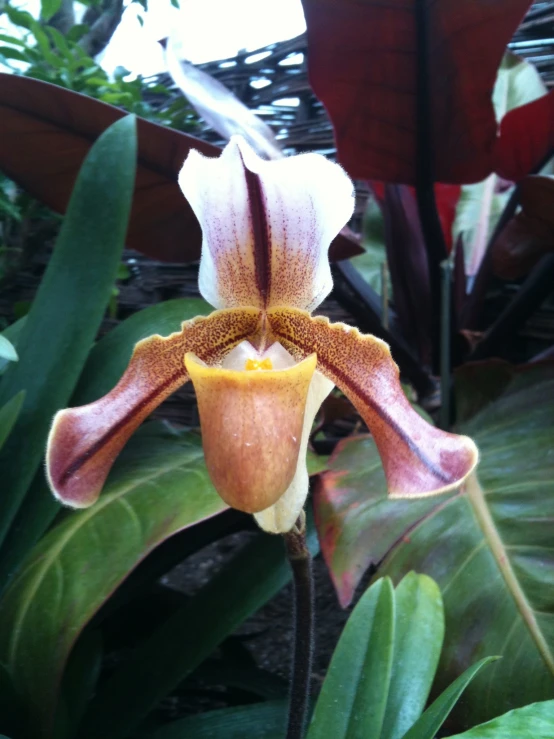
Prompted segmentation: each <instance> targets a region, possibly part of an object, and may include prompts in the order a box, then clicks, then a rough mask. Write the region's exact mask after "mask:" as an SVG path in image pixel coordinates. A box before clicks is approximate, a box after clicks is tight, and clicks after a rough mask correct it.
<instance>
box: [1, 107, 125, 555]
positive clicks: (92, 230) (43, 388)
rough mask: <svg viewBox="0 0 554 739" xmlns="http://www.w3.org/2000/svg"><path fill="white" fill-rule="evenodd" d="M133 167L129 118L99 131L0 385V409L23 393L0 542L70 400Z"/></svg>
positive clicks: (8, 460) (116, 248)
mask: <svg viewBox="0 0 554 739" xmlns="http://www.w3.org/2000/svg"><path fill="white" fill-rule="evenodd" d="M135 161H136V132H135V119H134V117H132V116H129V117H127V118H123V119H121V120H120V121H118V122H117V123H115V124H114V125H113V126H111V127H110V128H109V129H108V130H107V131H105V132H104V133H103V134H102V136H100V138H99V139H98V141H97V142H96V143H95V145H94V146H93V148H92V149H91V150H90V152H89V154H88V156H87V157H86V159H85V162H84V164H83V166H82V168H81V171H80V173H79V176H78V178H77V183H76V185H75V187H74V190H73V194H72V196H71V200H70V204H69V207H68V210H67V214H66V216H65V218H64V222H63V225H62V229H61V231H60V235H59V237H58V240H57V243H56V247H55V249H54V253H53V255H52V258H51V260H50V263H49V265H48V269H47V270H46V273H45V275H44V277H43V279H42V283H41V285H40V288H39V291H38V293H37V295H36V298H35V300H34V301H33V305H32V307H31V310H30V312H29V315H28V316H27V320H26V321H25V324H24V326H23V329H22V331H21V335H20V337H19V342H18V347H19V357H20V359H19V362H17V363H15V364H12V365H10V366H9V367H8V369H7V370H6V373H5V374H4V376H3V377H2V380H1V382H0V404H2V403H5V402H6V401H7V400H9V399H10V398H12V397H13V396H14V395H15V394H16V393H18V392H19V391H20V390H26V397H25V403H24V405H23V408H22V411H21V414H20V416H19V419H18V421H17V424H16V426H15V428H14V432H13V433H12V434H11V435H10V438H9V439H8V441H7V442H6V444H5V446H4V448H3V450H2V452H1V453H0V479H2V493H3V494H2V496H0V541H2V540H3V539H4V537H5V535H6V532H7V531H8V529H9V526H10V524H11V522H12V521H13V519H14V516H15V515H16V513H17V510H18V508H19V505H20V503H21V501H22V499H23V497H24V495H25V493H26V491H27V489H28V487H29V485H30V483H31V481H32V479H33V477H34V475H35V472H36V471H37V469H38V467H39V465H40V462H41V458H42V456H43V453H44V446H45V441H46V435H47V433H48V429H49V427H50V423H51V420H52V416H53V415H54V413H55V412H56V411H57V410H58V409H59V408H63V407H64V406H66V405H67V403H68V401H69V398H70V396H71V393H72V391H73V389H74V387H75V384H76V382H77V379H78V377H79V375H80V373H81V370H82V367H83V365H84V363H85V361H86V358H87V355H88V353H89V351H90V348H91V346H92V343H93V341H94V337H95V335H96V333H97V331H98V327H99V325H100V322H101V320H102V316H103V314H104V311H105V309H106V306H107V304H108V301H109V299H110V294H111V289H112V286H113V283H114V280H115V275H116V273H117V268H118V265H119V262H120V259H121V251H122V249H123V244H124V240H125V232H126V229H127V221H128V216H129V211H130V206H131V199H132V193H133V186H134V180H135ZM99 214H101V217H99Z"/></svg>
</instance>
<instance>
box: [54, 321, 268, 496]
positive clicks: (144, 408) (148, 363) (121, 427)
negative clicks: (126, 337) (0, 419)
mask: <svg viewBox="0 0 554 739" xmlns="http://www.w3.org/2000/svg"><path fill="white" fill-rule="evenodd" d="M260 318H261V316H260V312H259V311H257V310H254V309H246V310H225V311H216V312H215V313H212V314H211V315H210V316H208V317H207V318H204V317H199V318H195V319H193V320H192V321H185V322H184V323H183V324H182V327H181V331H179V332H177V333H174V334H171V336H167V337H165V338H164V337H162V336H158V335H155V336H150V337H149V338H148V339H143V340H142V341H140V342H139V343H138V344H137V345H136V347H135V350H134V352H133V356H132V357H131V361H130V363H129V366H128V367H127V370H126V371H125V374H124V375H123V377H122V378H121V380H120V381H119V383H118V384H117V385H116V387H115V388H114V389H113V390H112V391H111V392H110V393H108V395H106V396H104V397H103V398H100V400H97V401H95V402H94V403H90V404H88V405H84V406H81V407H80V408H67V409H65V410H63V411H60V412H59V413H57V415H56V416H55V418H54V422H53V424H52V429H51V431H50V436H49V439H48V448H47V454H46V463H47V474H48V481H49V483H50V487H51V488H52V491H53V493H54V495H55V496H56V498H58V499H59V500H60V501H62V503H65V504H66V505H69V506H71V507H73V508H86V507H87V506H89V505H92V503H94V502H95V501H96V499H97V498H98V495H99V494H100V491H101V489H102V486H103V485H104V481H105V480H106V477H107V475H108V472H109V471H110V468H111V466H112V464H113V462H114V460H115V458H116V457H117V455H118V454H119V452H120V451H121V449H122V448H123V446H124V445H125V443H126V442H127V440H128V439H129V437H130V436H131V434H132V433H133V431H134V430H135V429H136V428H137V426H138V425H139V424H140V423H142V421H143V420H144V419H145V418H146V417H147V416H148V415H149V414H150V413H152V411H153V410H154V409H155V408H156V407H157V406H158V405H159V404H160V403H161V402H162V401H163V400H164V399H165V398H167V397H168V395H170V394H171V393H173V392H174V391H175V390H177V388H179V387H180V386H181V385H183V384H184V383H185V382H187V381H188V379H189V376H188V374H187V371H186V369H185V364H184V358H185V354H186V352H189V351H194V352H195V353H196V354H197V355H198V356H199V357H201V358H202V359H203V360H204V361H207V362H217V361H220V360H221V359H222V358H223V357H224V356H225V354H227V353H228V352H229V351H230V350H231V349H232V348H233V347H234V346H236V345H237V344H238V343H240V342H241V341H243V340H244V339H246V338H248V337H250V336H253V335H255V334H256V332H257V330H258V327H259V324H260Z"/></svg>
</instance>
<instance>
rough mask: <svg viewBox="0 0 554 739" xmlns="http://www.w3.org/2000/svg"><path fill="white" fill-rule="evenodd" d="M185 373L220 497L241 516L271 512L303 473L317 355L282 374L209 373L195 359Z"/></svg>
mask: <svg viewBox="0 0 554 739" xmlns="http://www.w3.org/2000/svg"><path fill="white" fill-rule="evenodd" d="M185 365H186V368H187V371H188V372H189V374H190V378H191V380H192V383H193V385H194V389H195V391H196V397H197V400H198V410H199V413H200V424H201V427H202V444H203V447H204V455H205V457H206V465H207V467H208V472H209V473H210V477H211V479H212V482H213V484H214V486H215V488H216V490H217V492H218V493H219V495H221V497H222V498H223V500H224V501H225V502H226V503H228V504H229V505H230V506H232V507H233V508H236V509H237V510H239V511H245V512H246V513H257V512H259V511H263V510H265V509H266V508H268V507H269V506H271V505H273V504H274V503H276V501H278V500H279V498H280V497H281V496H282V495H283V493H285V491H286V490H287V488H288V487H289V486H290V484H291V482H292V480H293V478H294V475H295V472H296V468H297V462H298V455H299V450H300V445H301V440H302V428H303V423H304V411H305V408H306V398H307V396H308V389H309V387H310V382H311V380H312V376H313V374H314V370H315V367H316V357H315V355H311V356H308V357H307V358H306V359H305V360H304V361H302V362H299V363H298V364H294V365H293V366H292V367H288V368H286V369H279V370H271V369H269V370H252V371H248V370H235V369H222V368H215V367H208V366H206V365H205V364H203V363H202V362H199V361H198V358H197V357H195V356H194V355H193V354H187V355H186V357H185Z"/></svg>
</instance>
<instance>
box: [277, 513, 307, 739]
mask: <svg viewBox="0 0 554 739" xmlns="http://www.w3.org/2000/svg"><path fill="white" fill-rule="evenodd" d="M284 539H285V547H286V550H287V556H288V559H289V562H290V566H291V568H292V573H293V580H294V629H295V638H294V655H293V667H292V679H291V691H290V704H289V719H288V727H287V737H286V739H303V737H304V727H305V724H306V714H307V710H308V703H309V697H310V676H311V670H312V655H313V637H314V583H313V578H312V557H311V555H310V552H309V550H308V545H307V543H306V517H305V515H304V514H302V516H301V517H300V518H299V519H298V521H297V522H296V525H295V527H294V528H293V529H292V530H291V531H289V532H288V534H285V535H284Z"/></svg>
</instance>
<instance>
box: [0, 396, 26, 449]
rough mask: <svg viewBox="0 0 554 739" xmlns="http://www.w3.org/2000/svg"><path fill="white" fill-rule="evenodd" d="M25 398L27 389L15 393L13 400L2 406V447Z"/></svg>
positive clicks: (0, 447)
mask: <svg viewBox="0 0 554 739" xmlns="http://www.w3.org/2000/svg"><path fill="white" fill-rule="evenodd" d="M24 399H25V390H21V392H19V393H17V395H14V396H13V398H12V399H11V400H8V402H7V403H6V404H5V405H3V406H2V407H1V408H0V449H2V447H3V446H4V442H5V441H6V439H7V438H8V436H9V435H10V432H11V430H12V428H13V427H14V425H15V422H16V421H17V417H18V416H19V411H20V410H21V406H22V405H23V401H24Z"/></svg>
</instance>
